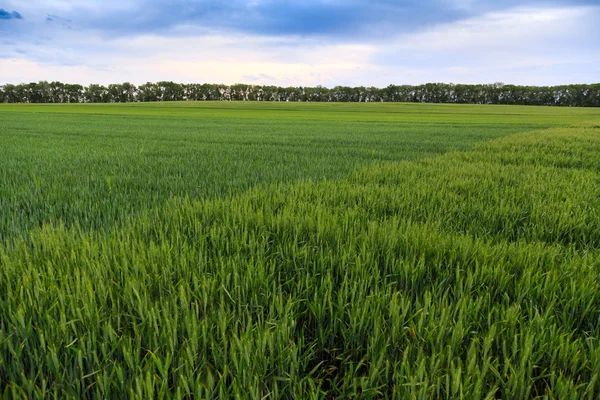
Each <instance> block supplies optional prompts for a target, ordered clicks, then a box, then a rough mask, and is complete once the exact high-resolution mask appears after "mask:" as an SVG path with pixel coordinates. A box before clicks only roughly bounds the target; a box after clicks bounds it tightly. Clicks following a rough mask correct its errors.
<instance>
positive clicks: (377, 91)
mask: <svg viewBox="0 0 600 400" xmlns="http://www.w3.org/2000/svg"><path fill="white" fill-rule="evenodd" d="M186 100H188V101H209V100H213V101H289V102H298V101H301V102H415V103H458V104H514V105H537V106H570V107H600V84H584V85H562V86H518V85H505V84H502V83H494V84H482V85H462V84H452V83H427V84H423V85H389V86H388V87H386V88H376V87H363V86H360V87H347V86H336V87H334V88H326V87H323V86H316V87H279V86H262V85H246V84H235V85H218V84H208V83H205V84H197V83H192V84H180V83H175V82H166V81H162V82H156V83H151V82H148V83H145V84H143V85H139V86H136V85H133V84H131V83H129V82H125V83H118V84H110V85H108V86H104V85H97V84H91V85H89V86H82V85H77V84H65V83H62V82H46V81H42V82H37V83H35V82H32V83H23V84H18V85H12V84H6V85H3V86H0V102H4V103H124V102H149V101H186Z"/></svg>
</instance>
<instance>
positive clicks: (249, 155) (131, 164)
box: [0, 103, 579, 240]
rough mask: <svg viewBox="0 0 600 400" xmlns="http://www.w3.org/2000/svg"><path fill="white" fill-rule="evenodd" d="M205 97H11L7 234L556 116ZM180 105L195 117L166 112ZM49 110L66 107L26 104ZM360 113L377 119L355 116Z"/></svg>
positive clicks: (410, 155)
mask: <svg viewBox="0 0 600 400" xmlns="http://www.w3.org/2000/svg"><path fill="white" fill-rule="evenodd" d="M195 105H196V106H197V107H193V106H191V105H190V104H187V103H186V104H184V106H185V107H183V106H179V103H176V104H172V105H171V106H169V108H165V105H163V104H151V105H139V104H134V105H129V104H128V105H63V106H58V107H57V106H51V105H0V138H1V140H2V146H0V160H2V161H1V162H0V208H1V209H2V210H3V212H2V214H0V240H1V239H6V238H7V237H8V238H10V237H12V236H15V235H22V234H26V233H27V231H28V230H29V229H31V228H34V227H39V226H40V225H41V224H43V223H47V222H53V221H58V220H60V221H62V222H64V223H66V224H68V225H69V226H71V225H73V224H79V225H81V226H86V227H91V228H110V227H111V226H112V225H113V224H114V223H115V222H119V221H123V220H124V218H126V217H128V216H129V215H131V214H137V213H139V212H140V211H142V210H145V209H149V208H154V207H156V206H159V205H161V204H163V203H164V202H165V201H166V200H168V199H169V198H170V197H173V196H175V197H182V196H183V197H185V196H188V197H191V198H204V197H215V196H225V195H230V194H232V193H239V192H240V191H243V190H246V189H248V188H250V187H253V186H257V185H264V184H271V183H281V182H293V181H300V180H303V179H307V178H311V179H314V180H319V179H324V178H328V179H335V178H340V177H343V176H346V175H348V174H349V173H351V172H353V171H355V170H356V169H357V168H360V167H361V166H364V165H373V164H379V163H381V162H389V161H398V160H414V159H420V158H423V157H432V156H437V155H440V154H442V153H444V152H446V151H447V150H449V149H451V148H454V149H464V148H467V147H468V146H470V145H471V144H472V143H475V142H477V141H480V140H491V139H494V138H498V137H502V136H505V135H510V134H514V133H516V132H521V131H525V130H530V129H533V128H535V127H540V126H550V125H552V124H554V123H555V122H556V121H555V119H556V116H554V115H552V114H548V115H545V114H544V120H543V121H541V122H540V123H539V124H538V123H534V122H531V121H527V120H526V121H522V122H520V123H517V122H515V121H512V122H505V123H501V122H494V123H485V124H484V123H482V122H481V119H485V118H487V111H488V109H489V108H486V107H480V108H477V107H473V106H470V110H471V113H470V114H464V115H461V114H457V115H458V116H460V122H445V123H441V122H435V123H432V122H420V123H415V122H407V121H406V119H407V118H408V119H410V118H411V117H412V116H413V114H411V113H410V112H408V111H410V110H417V111H418V114H419V115H420V116H421V117H420V118H421V119H423V120H424V121H426V120H427V119H428V118H430V119H435V118H434V117H435V116H436V115H437V114H435V112H436V111H435V110H437V108H435V107H430V106H428V105H426V106H421V107H420V108H419V107H415V106H413V105H406V106H401V105H395V106H393V107H389V105H385V107H384V106H383V105H374V106H372V105H363V106H365V107H363V108H361V107H357V106H356V105H339V104H336V105H311V107H310V108H307V107H306V105H305V104H298V105H297V104H292V105H290V104H280V105H272V104H264V105H262V106H263V108H260V107H257V105H255V104H249V103H235V104H233V105H232V104H228V103H208V104H205V103H196V104H195ZM259 106H261V105H259ZM367 106H368V107H367ZM375 106H377V107H375ZM171 107H177V108H178V109H181V110H184V111H186V112H187V114H185V116H180V115H179V114H175V115H172V116H170V117H164V116H160V114H161V113H162V112H163V111H165V110H166V111H167V113H169V112H170V111H169V110H171ZM380 108H381V109H380ZM442 108H445V109H446V110H449V111H451V110H452V109H451V108H448V107H442ZM39 109H44V110H50V111H52V110H54V111H58V112H56V113H53V112H48V113H26V112H24V111H25V110H39ZM467 109H469V108H464V107H462V108H459V110H462V111H461V112H465V110H467ZM492 109H493V110H495V108H492ZM522 109H523V110H524V111H528V110H533V111H535V112H537V111H536V109H532V108H527V107H522ZM106 110H109V111H114V112H117V113H125V112H127V113H128V114H126V115H108V114H103V113H104V112H106ZM331 110H336V111H335V112H332V111H331ZM371 110H372V111H373V112H372V113H370V111H371ZM385 110H387V111H386V112H383V111H385ZM390 110H396V111H397V112H395V113H393V112H391V111H390ZM407 110H408V111H407ZM520 110H521V109H519V108H515V112H517V111H518V112H521V111H520ZM3 111H4V112H3ZM66 111H69V112H70V113H68V114H65V112H66ZM81 111H85V112H87V111H93V112H94V114H87V113H78V112H81ZM139 111H143V112H144V113H147V114H148V115H138V112H139ZM575 111H579V109H577V110H575ZM155 114H158V115H159V116H157V115H155ZM240 114H245V115H247V116H248V117H247V118H241V117H240ZM296 114H300V115H307V116H310V120H301V119H297V118H296ZM355 114H356V115H359V116H361V118H362V119H364V117H365V116H369V117H370V120H368V121H363V120H360V119H359V120H351V119H346V116H347V115H355ZM333 117H335V118H336V119H332V118H333ZM391 119H394V120H393V121H392V120H391Z"/></svg>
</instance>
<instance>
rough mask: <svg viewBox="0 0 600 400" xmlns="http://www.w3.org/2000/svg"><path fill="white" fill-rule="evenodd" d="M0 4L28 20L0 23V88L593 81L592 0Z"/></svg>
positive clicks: (596, 60) (62, 0)
mask: <svg viewBox="0 0 600 400" xmlns="http://www.w3.org/2000/svg"><path fill="white" fill-rule="evenodd" d="M7 1H8V6H9V9H12V7H13V5H14V8H18V9H19V10H20V11H21V12H23V13H24V14H25V15H26V16H27V19H26V20H23V21H22V22H20V23H19V24H4V25H3V24H0V39H1V40H3V43H5V44H6V46H4V47H3V49H2V52H1V53H2V57H1V58H2V62H1V63H0V71H2V73H1V74H0V75H1V77H0V79H1V80H2V82H0V84H2V83H3V82H21V81H36V80H41V79H47V80H65V81H72V82H75V83H82V84H87V83H90V82H97V83H112V82H115V81H131V82H133V83H143V82H145V81H159V80H174V81H181V82H215V83H227V84H233V83H239V82H242V83H243V82H246V83H260V84H277V85H283V86H287V85H295V86H300V85H302V86H308V85H324V86H335V85H356V86H360V85H366V86H371V85H374V86H387V85H388V84H391V83H394V84H399V83H423V82H428V81H445V82H465V83H474V82H495V81H504V82H507V83H523V84H559V83H577V82H582V83H583V82H590V81H593V80H597V77H598V76H600V70H599V68H600V54H599V53H598V52H597V49H598V47H599V46H600V26H599V25H598V24H597V21H599V20H600V7H598V6H592V5H594V4H595V5H597V4H598V3H597V1H598V0H570V1H568V2H567V1H566V0H564V1H560V0H554V1H553V0H539V1H538V0H526V1H521V0H519V1H517V0H498V1H493V2H492V1H489V0H422V1H420V2H414V1H407V0H371V1H366V0H345V1H342V0H304V1H303V2H300V1H298V0H294V1H292V0H278V1H275V0H230V1H228V2H223V1H217V0H197V1H193V2H192V1H190V0H171V1H169V2H154V1H153V2H151V1H149V0H102V1H101V0H69V1H66V0H30V1H28V2H22V0H18V1H17V0H12V4H11V0H7ZM5 3H6V2H5ZM523 4H527V5H526V6H523ZM590 4H592V5H590ZM9 26H10V29H8V27H9Z"/></svg>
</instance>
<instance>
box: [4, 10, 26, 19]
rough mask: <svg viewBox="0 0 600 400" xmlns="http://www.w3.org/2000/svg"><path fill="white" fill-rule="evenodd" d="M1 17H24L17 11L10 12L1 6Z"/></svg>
mask: <svg viewBox="0 0 600 400" xmlns="http://www.w3.org/2000/svg"><path fill="white" fill-rule="evenodd" d="M0 19H23V16H22V15H21V14H19V13H18V12H16V11H13V12H8V11H6V10H5V9H4V8H0Z"/></svg>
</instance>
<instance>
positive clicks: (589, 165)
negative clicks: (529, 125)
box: [0, 119, 600, 399]
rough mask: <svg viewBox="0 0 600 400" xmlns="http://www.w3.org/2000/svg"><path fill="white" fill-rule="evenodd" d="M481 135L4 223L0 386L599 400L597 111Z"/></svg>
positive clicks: (58, 391)
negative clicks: (416, 153) (108, 208)
mask: <svg viewBox="0 0 600 400" xmlns="http://www.w3.org/2000/svg"><path fill="white" fill-rule="evenodd" d="M499 136H505V137H503V138H500V139H496V140H493V141H489V142H483V143H480V144H476V145H475V146H474V147H472V148H470V149H467V150H460V151H458V150H454V151H450V152H449V153H447V154H444V155H441V156H437V157H430V158H426V159H422V160H418V159H410V157H407V158H409V159H410V160H408V161H398V162H382V161H384V160H381V161H380V162H377V163H365V164H363V167H362V168H360V169H358V170H356V171H354V172H352V173H350V175H349V176H346V177H341V175H338V176H336V177H335V178H336V179H321V178H322V177H319V176H315V177H314V178H319V179H314V180H308V181H306V180H304V181H301V182H289V183H273V182H269V181H265V182H264V184H263V185H260V186H257V187H253V188H249V189H247V190H239V191H237V192H235V193H231V194H230V195H227V196H210V195H205V196H196V197H195V198H192V197H191V196H187V197H186V196H171V197H170V198H169V199H167V200H165V201H164V202H163V203H162V204H161V203H158V202H156V203H153V204H150V203H147V204H148V205H149V206H148V207H146V208H142V209H141V210H139V211H138V212H135V213H134V212H128V213H125V215H124V216H123V218H122V219H121V220H120V221H119V223H118V224H114V225H113V226H112V227H111V229H90V227H89V226H86V225H85V224H80V223H79V221H77V220H76V219H73V220H71V221H67V222H65V221H63V222H62V223H61V222H60V221H59V220H60V219H48V221H42V222H41V226H37V227H35V228H30V229H29V230H27V231H25V230H15V231H14V233H12V234H11V235H10V237H9V239H6V240H5V244H4V245H2V246H0V266H1V268H0V293H3V296H2V297H1V298H0V317H1V318H0V385H1V386H0V389H1V390H2V392H3V393H4V395H5V396H6V397H24V398H26V397H27V398H31V397H40V398H41V397H44V398H49V397H50V398H51V397H57V398H58V397H60V398H64V397H78V398H81V397H93V396H95V397H101V398H109V397H110V398H112V397H138V398H154V397H159V398H161V397H171V396H172V397H176V398H185V397H189V398H192V397H194V398H206V397H209V398H210V397H221V398H229V397H238V398H257V399H259V398H264V397H265V396H270V397H273V398H280V397H284V398H325V397H328V398H331V397H335V398H357V397H358V398H379V397H390V398H423V399H429V398H459V397H466V398H511V399H515V398H531V397H544V396H545V397H548V398H578V399H579V398H589V399H595V398H598V396H599V395H600V380H599V378H600V376H599V375H600V374H599V372H598V371H600V344H599V343H598V339H597V338H598V336H599V335H600V280H599V278H600V276H599V275H600V157H599V155H600V119H599V120H597V122H593V121H590V122H588V123H581V124H579V125H577V126H569V127H564V126H563V127H556V128H544V129H539V130H531V131H528V132H523V133H515V134H513V135H510V136H506V135H499ZM15 141H16V139H15ZM15 146H16V145H15ZM449 147H452V146H449ZM464 147H465V148H466V146H464ZM401 158H402V157H401ZM3 162H4V161H3ZM39 171H41V169H39ZM5 176H6V175H5ZM306 177H310V174H307V175H306ZM209 194H210V193H209Z"/></svg>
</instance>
